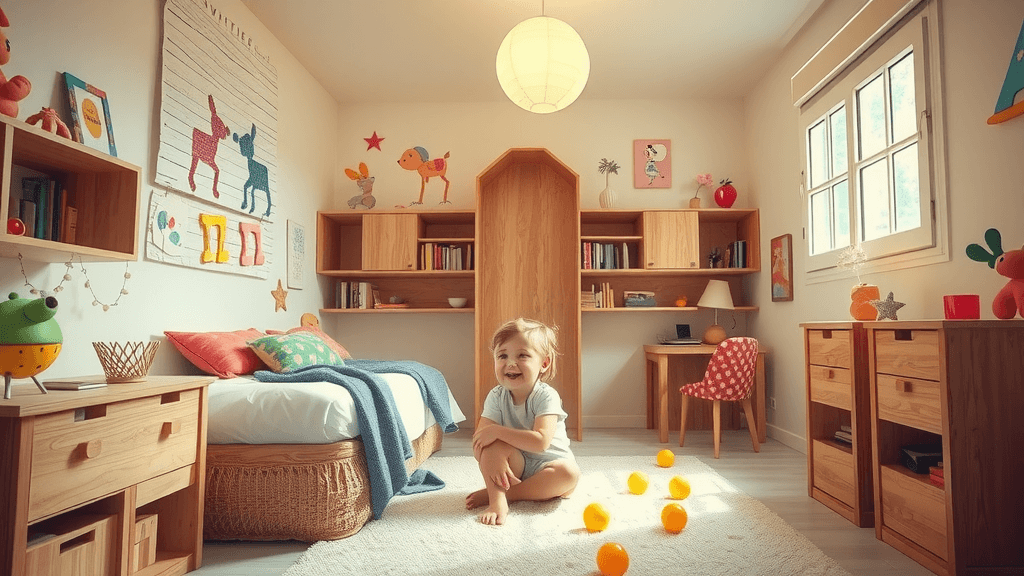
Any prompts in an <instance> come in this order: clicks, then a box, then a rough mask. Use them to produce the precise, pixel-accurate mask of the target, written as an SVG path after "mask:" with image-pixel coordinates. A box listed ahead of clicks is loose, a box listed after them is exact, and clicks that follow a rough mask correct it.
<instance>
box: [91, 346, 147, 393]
mask: <svg viewBox="0 0 1024 576" xmlns="http://www.w3.org/2000/svg"><path fill="white" fill-rule="evenodd" d="M159 345H160V342H158V341H155V340H154V341H153V342H150V343H148V344H146V343H144V342H125V343H124V344H121V343H119V342H111V343H109V344H108V343H106V342H93V343H92V347H93V348H95V349H96V355H97V356H99V357H100V364H102V365H103V373H104V374H106V376H107V383H108V384H126V383H128V382H142V381H143V380H145V379H146V375H147V374H149V367H150V366H152V365H153V358H155V357H156V349H157V347H158V346H159Z"/></svg>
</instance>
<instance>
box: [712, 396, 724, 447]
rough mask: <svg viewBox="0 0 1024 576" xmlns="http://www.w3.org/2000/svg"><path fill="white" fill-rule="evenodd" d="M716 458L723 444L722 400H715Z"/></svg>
mask: <svg viewBox="0 0 1024 576" xmlns="http://www.w3.org/2000/svg"><path fill="white" fill-rule="evenodd" d="M714 413H715V458H718V451H719V448H720V447H721V445H722V401H721V400H715V409H714Z"/></svg>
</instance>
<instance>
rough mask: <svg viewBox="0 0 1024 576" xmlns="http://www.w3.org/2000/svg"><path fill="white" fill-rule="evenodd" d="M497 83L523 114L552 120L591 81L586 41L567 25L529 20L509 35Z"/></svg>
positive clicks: (500, 51) (543, 18)
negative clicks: (528, 113)
mask: <svg viewBox="0 0 1024 576" xmlns="http://www.w3.org/2000/svg"><path fill="white" fill-rule="evenodd" d="M495 70H496V72H497V74H498V83H499V84H501V89H502V90H504V91H505V95H506V96H508V98H509V100H511V101H512V102H514V103H515V105H516V106H519V107H520V108H522V109H523V110H528V111H530V112H535V113H537V114H548V113H550V112H556V111H558V110H561V109H562V108H565V107H566V106H568V105H569V104H572V103H573V102H575V101H576V98H578V97H579V95H580V94H581V93H582V92H583V88H584V86H586V85H587V78H589V77H590V55H589V54H587V47H586V45H584V44H583V39H582V38H580V35H579V34H577V33H576V31H575V30H573V28H572V26H569V25H568V24H566V23H565V22H562V21H561V20H558V19H556V18H551V17H548V16H538V17H536V18H530V19H528V20H524V21H522V22H520V23H519V24H517V25H516V26H515V28H512V30H510V31H509V33H508V34H506V35H505V39H504V40H502V41H501V46H500V47H499V48H498V56H497V58H496V60H495Z"/></svg>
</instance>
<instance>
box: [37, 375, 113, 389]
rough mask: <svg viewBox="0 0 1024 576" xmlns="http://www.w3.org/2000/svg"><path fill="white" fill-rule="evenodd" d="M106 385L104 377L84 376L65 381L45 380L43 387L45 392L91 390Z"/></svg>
mask: <svg viewBox="0 0 1024 576" xmlns="http://www.w3.org/2000/svg"><path fill="white" fill-rule="evenodd" d="M106 385H107V379H106V377H105V376H86V377H84V378H68V379H65V380H46V381H45V382H43V386H45V387H46V389H47V390H91V389H93V388H103V387H104V386H106Z"/></svg>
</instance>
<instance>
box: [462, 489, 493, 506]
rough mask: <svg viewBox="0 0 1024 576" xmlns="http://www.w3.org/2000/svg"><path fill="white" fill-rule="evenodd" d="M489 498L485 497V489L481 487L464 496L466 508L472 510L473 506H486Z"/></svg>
mask: <svg viewBox="0 0 1024 576" xmlns="http://www.w3.org/2000/svg"><path fill="white" fill-rule="evenodd" d="M489 501H490V498H488V497H487V489H486V488H481V489H480V490H477V491H476V492H473V493H472V494H470V495H469V496H466V510H472V509H473V508H479V507H481V506H487V503H488V502H489Z"/></svg>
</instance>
